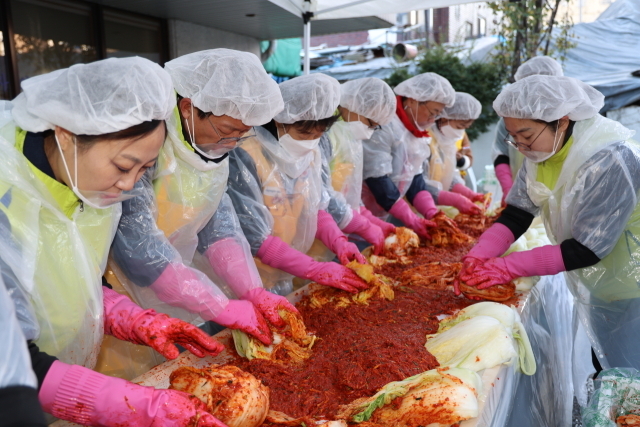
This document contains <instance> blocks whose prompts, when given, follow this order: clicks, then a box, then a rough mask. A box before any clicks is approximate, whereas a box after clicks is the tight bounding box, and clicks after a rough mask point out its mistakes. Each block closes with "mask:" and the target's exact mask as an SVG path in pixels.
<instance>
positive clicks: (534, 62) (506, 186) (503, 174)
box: [491, 56, 564, 203]
mask: <svg viewBox="0 0 640 427" xmlns="http://www.w3.org/2000/svg"><path fill="white" fill-rule="evenodd" d="M535 75H540V76H563V75H564V72H563V71H562V66H561V65H560V63H559V62H558V61H556V60H555V59H553V58H551V57H550V56H536V57H533V58H531V59H529V60H528V61H525V62H524V63H523V64H522V65H520V67H518V70H517V71H516V73H515V75H514V76H513V78H514V80H515V81H518V80H521V79H524V78H525V77H529V76H535ZM506 140H507V129H506V127H505V125H504V119H503V118H500V120H499V121H498V124H497V126H496V137H495V140H494V141H493V146H492V149H491V156H492V158H493V166H494V168H495V171H496V178H498V182H500V187H501V188H502V202H503V203H504V202H505V200H506V199H507V195H508V194H509V190H511V187H512V186H513V180H514V179H515V177H516V175H517V173H518V170H519V169H520V165H521V164H522V160H523V159H524V157H523V156H522V154H520V152H519V151H518V150H517V149H515V148H514V147H513V146H512V145H510V144H508V143H507V142H506Z"/></svg>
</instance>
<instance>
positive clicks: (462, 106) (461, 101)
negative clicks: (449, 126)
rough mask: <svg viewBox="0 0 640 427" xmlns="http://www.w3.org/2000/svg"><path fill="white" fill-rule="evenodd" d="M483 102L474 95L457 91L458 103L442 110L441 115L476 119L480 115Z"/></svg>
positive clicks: (456, 118)
mask: <svg viewBox="0 0 640 427" xmlns="http://www.w3.org/2000/svg"><path fill="white" fill-rule="evenodd" d="M481 112H482V104H481V103H480V101H478V100H477V99H476V98H475V97H474V96H473V95H469V94H468V93H466V92H456V103H455V104H453V107H447V108H445V109H444V110H442V113H441V114H440V117H444V118H445V119H451V120H475V119H477V118H478V117H480V113H481Z"/></svg>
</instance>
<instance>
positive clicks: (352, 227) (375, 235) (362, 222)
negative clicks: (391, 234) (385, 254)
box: [342, 210, 385, 255]
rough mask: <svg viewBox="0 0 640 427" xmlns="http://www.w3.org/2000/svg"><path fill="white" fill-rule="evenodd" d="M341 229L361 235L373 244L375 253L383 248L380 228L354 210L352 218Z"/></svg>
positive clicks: (379, 252)
mask: <svg viewBox="0 0 640 427" xmlns="http://www.w3.org/2000/svg"><path fill="white" fill-rule="evenodd" d="M342 231H344V232H345V233H349V234H357V235H358V236H361V237H363V238H364V239H365V240H366V241H367V242H369V243H371V244H372V245H373V253H374V254H376V255H380V254H381V253H382V251H383V249H384V237H385V236H384V233H383V232H382V229H380V227H378V226H377V225H374V224H372V223H371V221H369V220H368V219H367V218H365V217H364V216H363V215H360V214H359V213H358V212H357V211H355V210H354V211H353V219H352V220H351V222H349V224H347V226H346V227H345V228H344V229H343V230H342Z"/></svg>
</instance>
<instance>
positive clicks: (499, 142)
mask: <svg viewBox="0 0 640 427" xmlns="http://www.w3.org/2000/svg"><path fill="white" fill-rule="evenodd" d="M508 135H509V132H507V127H506V126H505V124H504V119H503V118H502V117H500V120H498V124H497V125H496V138H495V140H494V141H493V145H492V146H491V160H493V161H494V162H495V161H496V159H497V158H498V156H507V157H509V167H510V168H511V175H512V177H513V179H514V180H515V178H516V176H517V175H518V170H519V169H520V166H522V162H523V161H524V156H523V155H522V153H521V152H520V151H518V149H517V148H515V147H513V146H512V145H511V144H508V143H507V141H505V139H506V138H507V136H508Z"/></svg>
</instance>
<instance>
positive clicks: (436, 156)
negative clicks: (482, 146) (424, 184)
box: [424, 92, 484, 202]
mask: <svg viewBox="0 0 640 427" xmlns="http://www.w3.org/2000/svg"><path fill="white" fill-rule="evenodd" d="M481 112H482V104H480V101H478V100H477V99H476V98H474V97H473V96H472V95H469V94H468V93H464V92H456V102H455V104H453V107H447V108H445V109H444V110H442V114H441V115H440V117H439V118H438V120H436V122H435V123H434V124H433V126H431V128H430V129H429V132H430V134H431V145H430V148H431V157H430V158H429V160H428V162H429V165H428V166H426V167H425V168H424V169H425V171H428V175H425V178H426V179H428V180H431V181H432V182H436V183H439V186H441V187H442V188H443V189H447V190H451V191H452V192H454V193H457V194H460V195H462V196H464V197H466V198H467V199H469V200H470V201H472V202H481V201H483V200H484V194H478V193H475V192H474V191H472V190H471V189H470V188H468V187H467V186H466V185H465V184H464V180H463V179H462V177H461V176H460V173H459V172H458V170H457V169H456V163H457V158H456V154H457V152H458V148H457V143H458V142H459V141H461V140H462V139H463V138H464V137H465V135H466V133H465V129H469V128H470V127H471V125H472V124H473V122H474V121H475V120H476V119H477V118H478V117H480V113H481Z"/></svg>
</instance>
